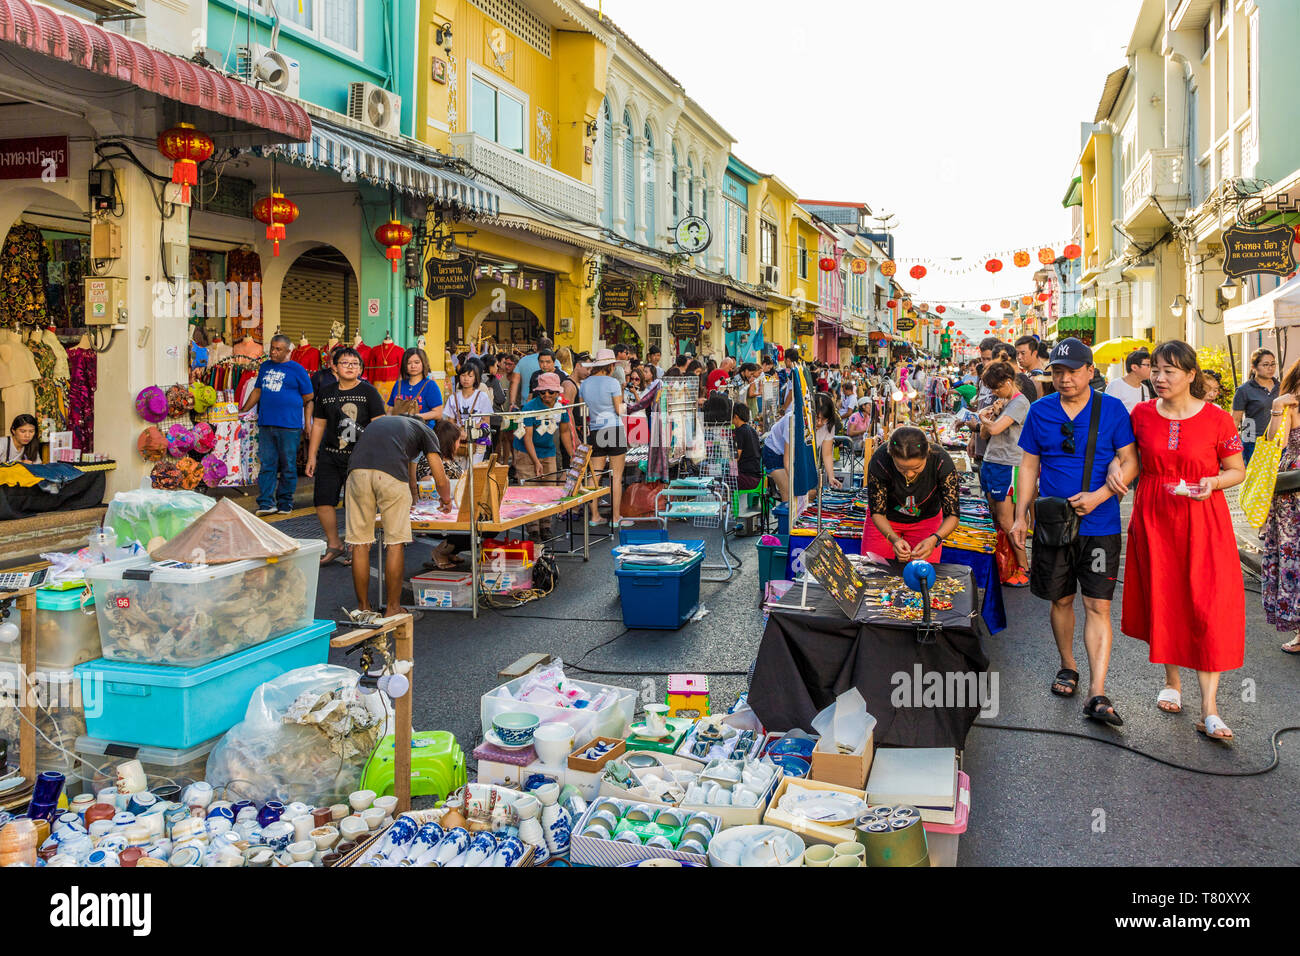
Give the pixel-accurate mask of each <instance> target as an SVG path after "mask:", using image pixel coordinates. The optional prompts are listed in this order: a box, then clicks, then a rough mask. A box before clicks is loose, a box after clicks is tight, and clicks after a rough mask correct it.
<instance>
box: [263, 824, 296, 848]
mask: <svg viewBox="0 0 1300 956" xmlns="http://www.w3.org/2000/svg"><path fill="white" fill-rule="evenodd" d="M262 839H263V840H264V841H265V842H266V843H268V844H269V845H270V846H271V847H273V848H274V849H275V852H276V853H280V852H282V851H283V850H286V849H288V847H289V844H290V843H293V842H294V839H293V824H292V823H286V822H285V821H284V820H276V821H275V822H274V823H272V824H270V825H268V826H265V827H262Z"/></svg>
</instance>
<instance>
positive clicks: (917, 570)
mask: <svg viewBox="0 0 1300 956" xmlns="http://www.w3.org/2000/svg"><path fill="white" fill-rule="evenodd" d="M934 581H935V572H934V565H933V564H931V563H930V562H929V561H926V560H924V559H921V558H918V559H917V560H915V561H909V562H907V564H905V565H903V583H904V584H906V585H907V586H908V587H909V588H911V589H912V590H913V591H920V592H921V620H920V621H918V622H917V624H916V643H918V644H933V643H935V642H936V641H937V640H938V638H939V632H940V631H942V630H943V625H942V624H939V623H937V622H935V621H934V620H933V612H932V611H931V609H930V585H932V584H934Z"/></svg>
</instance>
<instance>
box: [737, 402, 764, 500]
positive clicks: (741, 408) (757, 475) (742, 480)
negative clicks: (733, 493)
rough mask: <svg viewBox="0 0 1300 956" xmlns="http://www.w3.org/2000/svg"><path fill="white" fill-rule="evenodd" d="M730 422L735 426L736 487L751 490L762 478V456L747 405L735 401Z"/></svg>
mask: <svg viewBox="0 0 1300 956" xmlns="http://www.w3.org/2000/svg"><path fill="white" fill-rule="evenodd" d="M731 424H732V425H733V426H734V427H735V432H734V434H733V438H734V439H735V442H736V487H737V488H739V489H740V490H741V491H753V490H754V489H755V488H757V487H758V485H759V482H761V481H762V480H763V456H762V453H761V452H760V450H759V444H758V432H756V431H754V426H753V425H751V424H749V406H748V405H746V404H745V403H744V402H736V403H735V405H733V406H732V409H731Z"/></svg>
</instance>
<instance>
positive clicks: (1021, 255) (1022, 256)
mask: <svg viewBox="0 0 1300 956" xmlns="http://www.w3.org/2000/svg"><path fill="white" fill-rule="evenodd" d="M1011 261H1012V262H1014V263H1015V264H1016V267H1017V268H1020V269H1023V268H1024V267H1025V266H1027V265H1029V253H1027V252H1023V251H1022V252H1017V253H1016V254H1015V255H1014V256H1012V257H1011Z"/></svg>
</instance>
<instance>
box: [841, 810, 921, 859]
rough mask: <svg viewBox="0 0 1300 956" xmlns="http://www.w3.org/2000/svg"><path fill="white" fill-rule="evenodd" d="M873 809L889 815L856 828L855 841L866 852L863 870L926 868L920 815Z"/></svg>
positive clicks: (906, 811)
mask: <svg viewBox="0 0 1300 956" xmlns="http://www.w3.org/2000/svg"><path fill="white" fill-rule="evenodd" d="M875 809H876V811H877V812H879V811H881V810H889V811H890V813H889V815H888V816H887V817H877V818H876V819H874V820H872V821H870V822H868V823H866V824H860V825H859V826H858V828H857V832H856V837H857V841H858V842H859V843H861V844H862V845H863V847H864V848H865V850H866V853H865V854H864V856H865V863H866V864H867V866H929V864H930V851H929V847H928V845H927V843H926V838H925V827H923V826H921V814H920V813H919V812H918V811H917V810H916V809H915V808H914V807H877V808H875Z"/></svg>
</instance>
